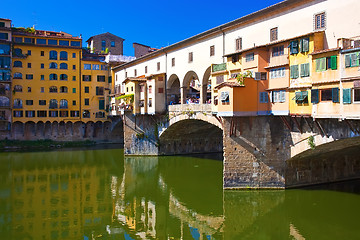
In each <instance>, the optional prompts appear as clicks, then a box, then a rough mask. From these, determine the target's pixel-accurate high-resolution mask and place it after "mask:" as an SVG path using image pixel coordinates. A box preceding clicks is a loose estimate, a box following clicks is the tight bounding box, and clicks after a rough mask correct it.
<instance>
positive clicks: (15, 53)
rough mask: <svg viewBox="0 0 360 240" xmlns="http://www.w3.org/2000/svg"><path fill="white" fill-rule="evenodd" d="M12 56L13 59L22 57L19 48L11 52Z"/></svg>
mask: <svg viewBox="0 0 360 240" xmlns="http://www.w3.org/2000/svg"><path fill="white" fill-rule="evenodd" d="M13 55H14V56H15V57H21V56H22V55H23V54H22V50H21V49H20V48H15V49H14V51H13Z"/></svg>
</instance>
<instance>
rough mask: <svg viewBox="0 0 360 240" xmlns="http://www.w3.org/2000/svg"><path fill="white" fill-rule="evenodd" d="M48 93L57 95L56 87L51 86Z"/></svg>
mask: <svg viewBox="0 0 360 240" xmlns="http://www.w3.org/2000/svg"><path fill="white" fill-rule="evenodd" d="M49 92H51V93H57V87H56V86H51V87H49Z"/></svg>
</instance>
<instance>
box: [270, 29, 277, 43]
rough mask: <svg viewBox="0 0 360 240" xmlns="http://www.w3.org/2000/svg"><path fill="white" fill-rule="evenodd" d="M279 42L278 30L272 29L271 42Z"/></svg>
mask: <svg viewBox="0 0 360 240" xmlns="http://www.w3.org/2000/svg"><path fill="white" fill-rule="evenodd" d="M276 40H278V28H277V27H275V28H272V29H270V42H272V41H276Z"/></svg>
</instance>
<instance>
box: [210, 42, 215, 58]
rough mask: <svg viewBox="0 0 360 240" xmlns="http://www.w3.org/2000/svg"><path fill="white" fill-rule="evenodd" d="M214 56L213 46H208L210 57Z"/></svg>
mask: <svg viewBox="0 0 360 240" xmlns="http://www.w3.org/2000/svg"><path fill="white" fill-rule="evenodd" d="M214 55H215V46H214V45H212V46H210V57H211V56H214Z"/></svg>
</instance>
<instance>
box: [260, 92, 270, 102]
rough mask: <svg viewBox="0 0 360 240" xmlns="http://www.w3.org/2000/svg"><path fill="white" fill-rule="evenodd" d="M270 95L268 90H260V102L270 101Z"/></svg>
mask: <svg viewBox="0 0 360 240" xmlns="http://www.w3.org/2000/svg"><path fill="white" fill-rule="evenodd" d="M268 102H269V95H268V93H267V92H260V103H268Z"/></svg>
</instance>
